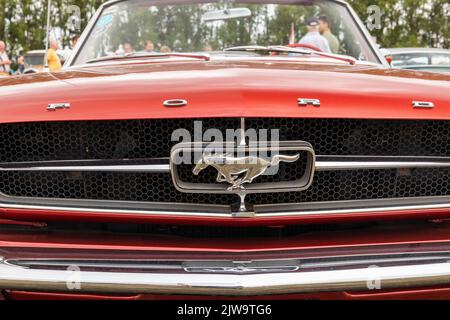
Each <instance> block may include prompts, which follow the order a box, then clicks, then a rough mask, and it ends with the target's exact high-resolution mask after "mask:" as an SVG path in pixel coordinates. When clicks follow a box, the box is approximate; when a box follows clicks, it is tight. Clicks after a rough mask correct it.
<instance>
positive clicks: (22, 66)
mask: <svg viewBox="0 0 450 320" xmlns="http://www.w3.org/2000/svg"><path fill="white" fill-rule="evenodd" d="M17 64H18V65H19V67H18V68H17V73H18V74H24V72H25V57H24V56H20V57H19V58H18V59H17Z"/></svg>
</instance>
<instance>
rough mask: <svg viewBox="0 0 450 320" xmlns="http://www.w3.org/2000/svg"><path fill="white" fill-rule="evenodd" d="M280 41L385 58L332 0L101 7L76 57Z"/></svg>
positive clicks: (220, 49)
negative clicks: (376, 51) (375, 51)
mask: <svg viewBox="0 0 450 320" xmlns="http://www.w3.org/2000/svg"><path fill="white" fill-rule="evenodd" d="M276 1H279V2H280V3H277V2H276ZM280 45H282V46H288V45H289V46H291V47H295V48H299V49H303V48H304V49H306V50H309V51H311V50H312V51H322V52H325V53H331V54H340V55H348V56H351V57H353V58H355V59H357V60H360V61H370V62H374V63H379V60H378V58H377V57H376V55H375V53H374V51H373V49H372V47H371V45H370V44H369V42H368V39H367V37H365V35H364V34H363V33H362V31H361V29H360V28H359V27H358V26H357V23H356V21H355V20H354V18H353V17H352V15H351V14H350V12H349V10H348V9H347V7H346V6H345V5H343V4H341V3H338V2H334V1H329V0H328V1H325V0H323V1H321V0H275V1H273V0H272V1H270V3H265V2H264V0H258V1H252V0H244V1H242V2H240V1H230V0H226V1H219V2H214V1H209V2H208V1H203V0H199V1H197V3H195V2H194V3H193V2H192V1H180V0H175V1H164V3H162V1H151V0H134V1H133V0H130V1H121V2H117V3H113V4H111V5H109V6H106V7H105V8H104V9H103V11H102V12H101V14H100V16H99V17H98V18H97V20H96V22H95V24H94V26H93V27H92V28H91V29H90V32H89V34H88V37H87V38H86V41H85V42H84V43H83V44H82V46H81V47H80V49H79V51H78V53H77V54H76V56H75V60H74V61H75V64H83V63H87V62H93V61H101V60H104V58H108V57H111V58H114V57H130V56H142V55H150V56H152V55H153V54H155V55H157V54H161V53H162V54H165V56H168V55H167V54H168V53H209V54H211V55H214V54H224V52H225V50H226V49H227V48H231V47H239V46H265V47H268V46H280ZM303 51H304V50H303ZM226 52H227V54H228V55H231V54H232V55H240V54H241V55H243V54H246V55H249V54H253V55H263V54H273V53H270V52H267V51H261V52H258V51H257V50H256V51H252V52H249V50H242V51H240V50H232V51H226ZM298 55H301V54H300V53H299V54H293V53H286V54H285V56H287V57H292V58H294V57H296V56H298Z"/></svg>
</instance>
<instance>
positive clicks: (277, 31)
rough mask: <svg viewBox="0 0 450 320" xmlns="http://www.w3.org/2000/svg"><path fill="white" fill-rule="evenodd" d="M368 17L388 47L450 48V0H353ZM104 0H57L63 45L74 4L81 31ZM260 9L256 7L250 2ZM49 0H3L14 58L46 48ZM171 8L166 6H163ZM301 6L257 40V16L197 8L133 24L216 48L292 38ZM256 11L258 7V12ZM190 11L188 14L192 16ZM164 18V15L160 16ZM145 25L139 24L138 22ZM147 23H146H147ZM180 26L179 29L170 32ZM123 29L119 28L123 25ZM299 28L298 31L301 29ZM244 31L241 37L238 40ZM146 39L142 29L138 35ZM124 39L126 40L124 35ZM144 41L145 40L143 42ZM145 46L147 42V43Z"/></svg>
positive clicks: (3, 23)
mask: <svg viewBox="0 0 450 320" xmlns="http://www.w3.org/2000/svg"><path fill="white" fill-rule="evenodd" d="M348 1H349V2H350V4H351V5H352V6H353V8H354V9H355V11H356V12H357V13H358V15H359V16H360V17H361V19H362V20H363V21H366V20H367V18H368V16H369V14H370V13H369V12H368V11H367V8H368V7H369V6H371V5H374V4H375V5H378V6H379V7H380V8H381V10H382V11H383V16H382V21H381V22H382V23H381V28H380V29H375V30H373V31H372V34H373V35H374V36H375V37H376V39H377V41H378V43H379V44H380V45H381V46H383V47H386V48H389V47H407V46H418V47H441V48H449V47H450V24H449V16H450V3H449V0H348ZM103 2H104V0H52V3H53V7H52V15H51V18H52V19H51V24H52V36H53V37H56V38H58V40H59V41H60V43H61V44H62V45H63V46H66V45H69V44H70V39H71V38H72V37H73V36H74V35H76V34H77V33H78V32H77V31H74V30H71V29H70V28H69V27H68V25H69V24H68V19H69V18H70V11H69V10H68V8H69V7H70V6H71V5H76V6H78V7H79V8H80V9H81V21H80V22H81V30H83V29H84V28H85V26H86V25H87V23H88V21H89V19H90V18H91V17H92V15H93V14H94V12H95V10H96V8H98V7H99V6H100V5H101V4H102V3H103ZM249 7H251V9H252V10H253V11H254V12H255V10H260V11H261V8H260V9H257V6H249ZM46 8H47V0H0V39H3V40H5V41H6V42H7V45H8V51H9V53H10V55H11V56H12V57H17V56H18V55H19V54H20V53H21V52H26V51H28V50H34V49H43V48H44V47H45V43H44V41H45V24H46ZM161 10H167V9H161ZM296 10H297V11H298V10H300V11H302V10H305V9H304V8H293V9H282V10H279V12H277V13H276V15H277V16H276V19H274V20H273V21H267V23H272V27H271V28H270V29H271V30H273V32H271V34H264V33H257V37H258V38H257V39H250V36H251V35H252V34H256V33H253V32H251V30H252V29H254V28H255V24H254V21H253V22H251V21H245V20H242V21H233V22H231V23H226V24H224V25H223V26H221V27H219V28H216V29H214V30H213V31H211V29H208V30H205V29H204V28H201V21H200V20H201V14H200V12H198V11H196V10H195V9H192V12H187V11H184V12H183V13H181V12H180V13H179V14H177V12H173V11H171V14H170V15H167V14H161V12H153V13H149V14H150V15H152V19H154V23H151V22H149V20H148V18H149V17H148V16H145V15H142V16H141V17H136V20H134V21H133V23H134V24H135V25H136V30H138V29H139V30H144V31H143V32H145V37H148V38H150V39H156V42H157V45H158V46H162V45H168V46H170V47H171V48H173V49H175V50H176V48H177V47H182V45H186V42H189V41H192V43H189V46H188V47H191V48H192V49H195V50H198V49H201V48H202V46H204V45H205V44H206V43H211V44H212V45H213V46H214V47H221V46H226V45H228V44H234V43H242V44H247V43H248V41H249V40H251V41H250V42H251V43H258V42H263V43H264V42H268V41H270V42H273V43H276V44H281V43H287V40H288V37H289V30H290V25H291V23H292V22H295V23H298V25H302V24H304V21H296V17H299V16H301V12H297V11H296ZM255 13H256V12H255ZM258 14H260V16H261V19H268V18H267V17H268V15H267V12H262V11H261V12H258ZM185 15H189V16H188V17H187V16H185ZM160 17H164V18H160ZM138 25H139V26H140V27H139V28H137V26H138ZM143 25H145V28H142V26H143ZM168 30H171V31H173V30H177V32H167V31H168ZM119 31H120V30H119ZM297 31H298V30H297ZM236 35H240V37H242V39H237V40H238V41H236V38H235V37H236ZM134 36H135V37H138V36H139V37H140V38H141V39H142V36H143V35H142V34H137V33H136V34H135V35H134ZM145 37H144V38H145ZM122 40H125V39H122ZM140 45H141V44H140ZM142 45H143V44H142Z"/></svg>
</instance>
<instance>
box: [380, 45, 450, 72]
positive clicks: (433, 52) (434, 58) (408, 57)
mask: <svg viewBox="0 0 450 320" xmlns="http://www.w3.org/2000/svg"><path fill="white" fill-rule="evenodd" d="M388 50H389V53H388V55H390V56H391V57H392V63H391V64H392V66H393V67H394V68H402V69H409V70H418V71H431V72H446V73H450V50H446V49H431V48H395V49H388Z"/></svg>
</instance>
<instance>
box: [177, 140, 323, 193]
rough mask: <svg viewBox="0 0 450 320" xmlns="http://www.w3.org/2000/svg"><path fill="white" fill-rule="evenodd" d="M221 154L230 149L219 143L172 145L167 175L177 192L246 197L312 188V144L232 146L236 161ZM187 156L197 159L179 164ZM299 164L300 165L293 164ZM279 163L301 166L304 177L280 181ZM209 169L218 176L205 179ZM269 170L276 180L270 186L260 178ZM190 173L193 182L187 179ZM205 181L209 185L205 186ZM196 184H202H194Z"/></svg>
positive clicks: (286, 143) (231, 156) (313, 155)
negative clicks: (206, 180)
mask: <svg viewBox="0 0 450 320" xmlns="http://www.w3.org/2000/svg"><path fill="white" fill-rule="evenodd" d="M211 150H213V151H211ZM218 150H221V152H219V151H218ZM223 150H227V152H228V150H229V149H227V147H226V146H224V145H223V144H221V143H220V144H215V143H180V144H177V145H175V146H174V147H173V148H172V152H171V156H170V171H171V174H172V180H173V182H174V185H175V187H176V189H177V190H178V191H180V192H185V193H216V194H218V193H219V194H237V195H239V196H241V197H245V195H247V194H251V193H270V192H273V193H276V192H295V191H303V190H306V189H307V188H309V187H310V185H311V184H312V181H313V178H314V167H315V158H316V157H315V152H314V149H313V147H312V146H311V144H309V143H307V142H305V141H281V142H279V143H277V145H276V146H271V145H270V144H268V143H260V146H235V151H236V152H237V154H238V155H239V156H236V157H235V156H234V155H233V154H231V153H230V152H228V153H226V152H223ZM187 154H193V155H198V157H197V158H196V159H193V160H194V161H193V162H192V163H191V164H184V163H183V164H179V163H178V162H179V159H180V157H182V156H181V155H183V156H184V155H187ZM241 154H243V156H241ZM261 155H263V156H261ZM268 155H270V156H268ZM298 161H301V163H298V164H294V162H298ZM282 162H284V163H287V164H289V165H299V166H301V170H302V174H303V175H302V176H301V177H294V178H295V180H294V179H290V180H283V179H281V178H279V177H278V176H277V170H278V168H277V166H278V165H280V164H281V163H282ZM208 167H210V170H211V168H213V169H214V170H216V171H217V176H215V177H214V178H211V179H210V178H207V177H209V175H208V174H206V173H205V174H203V172H202V171H203V170H206V169H207V168H208ZM269 169H270V170H274V176H275V177H277V178H276V179H269V180H270V182H268V181H267V179H266V180H265V179H263V178H262V177H261V176H263V175H267V174H269V173H270V174H272V172H271V171H268V170H269ZM181 172H182V173H181ZM189 172H191V177H192V178H190V177H189ZM210 173H211V171H210ZM197 176H198V178H197ZM259 177H260V178H259ZM205 178H206V179H210V181H208V182H204V181H205ZM257 178H259V179H257ZM199 180H200V181H202V182H197V181H199ZM272 180H275V181H272Z"/></svg>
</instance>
